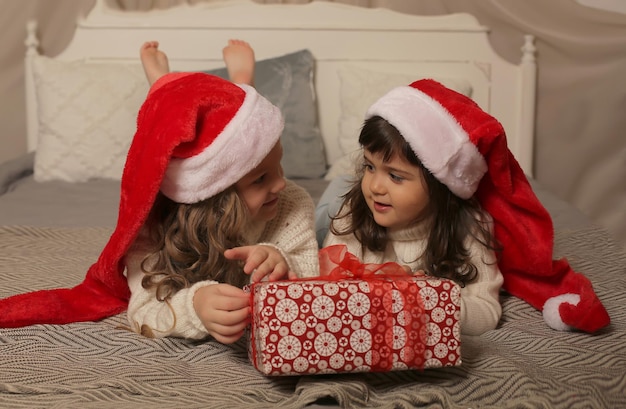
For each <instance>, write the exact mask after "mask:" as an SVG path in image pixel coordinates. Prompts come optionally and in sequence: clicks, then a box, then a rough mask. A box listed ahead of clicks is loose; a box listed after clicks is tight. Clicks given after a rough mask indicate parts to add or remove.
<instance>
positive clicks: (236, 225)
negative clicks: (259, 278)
mask: <svg viewBox="0 0 626 409" xmlns="http://www.w3.org/2000/svg"><path fill="white" fill-rule="evenodd" d="M247 223H248V211H247V208H246V206H245V203H244V202H243V201H242V200H241V198H240V197H239V195H238V194H237V192H236V191H235V189H234V187H231V188H229V189H227V190H225V191H224V192H221V193H219V194H217V195H215V196H213V197H211V198H209V199H206V200H203V201H201V202H198V203H193V204H181V203H176V202H174V201H172V200H170V199H168V198H167V197H166V196H164V195H163V194H162V193H160V192H159V193H158V195H157V198H156V199H155V202H154V205H153V206H152V209H151V211H150V214H149V216H148V221H147V223H146V226H147V229H148V230H147V232H148V237H149V242H150V245H149V251H148V254H147V255H146V257H145V258H144V259H143V261H142V263H141V269H142V270H143V272H144V277H143V280H142V286H143V287H144V288H146V289H149V288H152V287H156V295H157V299H158V300H160V301H164V300H168V299H169V298H171V296H172V295H174V294H175V293H176V292H177V291H179V290H180V289H182V288H186V287H190V286H191V285H192V284H194V283H196V282H199V281H202V280H215V281H219V282H223V283H228V284H231V285H234V286H238V287H243V286H244V285H245V284H246V283H247V280H248V277H247V276H246V275H245V274H244V273H243V270H242V268H241V263H240V262H239V261H233V260H228V259H226V258H225V257H224V250H226V249H229V248H232V247H237V246H243V245H246V244H248V243H246V240H245V238H244V236H243V234H242V232H244V231H245V226H246V225H247Z"/></svg>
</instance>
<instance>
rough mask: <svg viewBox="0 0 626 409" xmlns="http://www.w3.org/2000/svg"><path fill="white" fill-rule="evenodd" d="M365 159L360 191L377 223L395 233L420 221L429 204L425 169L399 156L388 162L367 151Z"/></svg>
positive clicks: (379, 155) (380, 156)
mask: <svg viewBox="0 0 626 409" xmlns="http://www.w3.org/2000/svg"><path fill="white" fill-rule="evenodd" d="M363 156H364V159H365V169H364V174H363V179H362V180H361V190H362V191H363V196H364V197H365V201H366V203H367V206H368V207H369V208H370V211H371V212H372V215H373V216H374V220H375V221H376V223H378V224H379V225H381V226H383V227H386V228H387V229H389V230H396V229H402V228H406V227H408V226H410V225H412V224H413V223H415V221H416V220H419V219H420V218H421V217H422V216H423V214H424V211H425V209H426V206H427V205H428V203H429V196H428V190H427V187H426V182H425V181H424V176H423V175H422V170H421V169H420V168H419V167H417V166H415V165H413V164H411V163H409V162H408V161H407V160H405V159H404V158H401V157H399V156H398V155H395V156H393V157H392V158H391V160H389V161H388V162H383V156H382V155H381V154H374V153H372V152H370V151H368V150H365V151H364V155H363Z"/></svg>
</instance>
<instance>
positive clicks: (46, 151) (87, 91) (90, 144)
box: [33, 56, 148, 182]
mask: <svg viewBox="0 0 626 409" xmlns="http://www.w3.org/2000/svg"><path fill="white" fill-rule="evenodd" d="M33 63H34V64H33V72H34V79H35V87H36V94H37V108H38V117H39V137H38V142H37V151H36V154H35V167H34V176H35V180H37V181H39V182H42V181H48V180H63V181H67V182H83V181H87V180H89V179H92V178H105V179H120V178H121V175H122V169H123V167H124V162H125V160H126V153H127V151H128V147H129V146H130V142H131V140H132V138H133V135H134V134H135V130H136V118H137V113H138V111H139V107H140V106H141V104H142V103H143V101H144V99H145V97H146V94H147V92H148V82H147V81H146V78H145V75H144V73H143V70H142V68H141V65H139V64H137V65H126V64H102V63H98V64H95V63H92V64H90V63H85V62H82V61H71V62H62V61H55V60H53V59H51V58H48V57H45V56H37V57H34V61H33Z"/></svg>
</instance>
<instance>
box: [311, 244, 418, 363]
mask: <svg viewBox="0 0 626 409" xmlns="http://www.w3.org/2000/svg"><path fill="white" fill-rule="evenodd" d="M318 257H319V264H320V275H321V276H325V277H328V278H329V279H331V280H342V279H360V280H364V281H366V282H367V283H368V284H369V285H370V287H371V288H370V293H369V296H370V305H371V306H372V308H373V310H372V315H371V317H372V322H371V328H370V332H371V334H372V341H373V345H372V349H371V351H372V357H371V358H372V359H371V362H372V363H371V365H372V371H389V370H391V367H392V365H393V363H394V351H398V352H397V354H398V356H397V357H396V362H402V363H404V364H406V365H407V366H408V367H413V368H422V367H423V364H424V352H425V348H424V345H423V344H422V343H421V340H422V338H423V337H421V336H420V330H421V328H422V325H423V324H424V322H423V321H422V320H423V318H424V317H425V316H424V304H423V301H422V298H421V296H420V294H419V289H418V286H417V285H416V283H415V280H414V279H415V277H414V276H413V275H411V274H409V272H408V271H407V270H406V269H405V268H404V267H403V266H401V265H400V264H398V263H395V262H386V263H382V264H376V263H362V262H361V260H359V258H358V257H357V256H355V255H354V254H352V253H350V252H349V251H348V248H347V246H346V245H344V244H337V245H332V246H327V247H324V248H322V249H321V250H320V251H319V255H318ZM394 316H395V317H396V318H395V319H394Z"/></svg>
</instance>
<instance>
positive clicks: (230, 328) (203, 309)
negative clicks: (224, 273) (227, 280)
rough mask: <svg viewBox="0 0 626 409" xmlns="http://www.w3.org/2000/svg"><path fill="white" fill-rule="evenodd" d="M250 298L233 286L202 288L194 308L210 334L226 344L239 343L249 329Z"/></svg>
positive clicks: (194, 299) (196, 295) (197, 295)
mask: <svg viewBox="0 0 626 409" xmlns="http://www.w3.org/2000/svg"><path fill="white" fill-rule="evenodd" d="M249 304H250V296H249V295H248V294H246V293H245V292H244V291H243V290H242V289H241V288H237V287H235V286H232V285H230V284H212V285H208V286H206V287H201V288H199V289H198V291H196V293H195V294H194V296H193V308H194V309H195V310H196V314H198V317H199V318H200V321H202V324H203V325H204V326H205V327H206V329H207V331H208V332H209V334H210V335H211V336H212V337H213V338H215V339H216V340H217V341H219V342H221V343H223V344H231V343H233V342H235V341H237V340H238V339H239V338H241V336H242V335H243V333H244V330H245V328H246V326H247V325H248V316H249V315H250V305H249Z"/></svg>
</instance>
